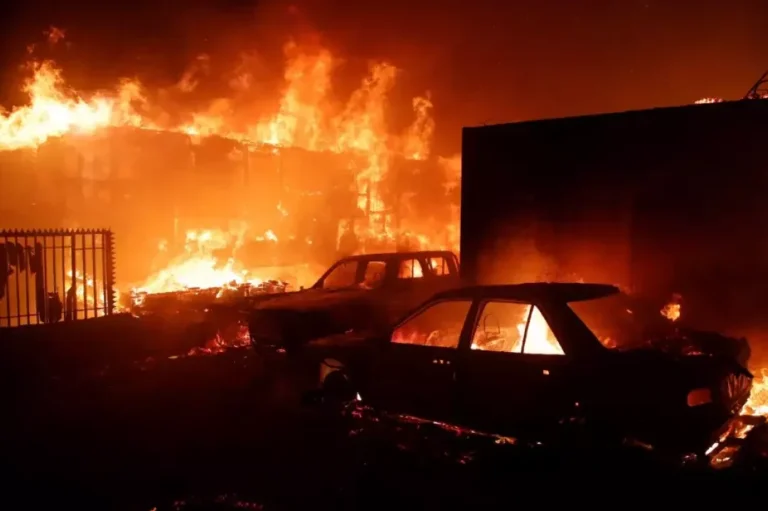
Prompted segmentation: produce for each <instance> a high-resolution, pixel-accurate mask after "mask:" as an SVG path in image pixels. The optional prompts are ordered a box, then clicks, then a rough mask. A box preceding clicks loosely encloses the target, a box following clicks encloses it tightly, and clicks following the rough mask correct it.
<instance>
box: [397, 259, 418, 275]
mask: <svg viewBox="0 0 768 511" xmlns="http://www.w3.org/2000/svg"><path fill="white" fill-rule="evenodd" d="M423 276H424V270H423V269H422V267H421V262H419V260H418V259H404V260H402V261H400V266H399V267H398V270H397V278H399V279H418V278H421V277H423Z"/></svg>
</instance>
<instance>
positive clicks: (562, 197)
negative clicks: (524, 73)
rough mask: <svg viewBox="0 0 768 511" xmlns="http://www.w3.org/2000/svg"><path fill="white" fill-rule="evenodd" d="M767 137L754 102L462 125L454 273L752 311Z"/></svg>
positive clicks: (766, 274)
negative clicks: (590, 286)
mask: <svg viewBox="0 0 768 511" xmlns="http://www.w3.org/2000/svg"><path fill="white" fill-rule="evenodd" d="M767 141H768V101H760V100H755V101H741V102H731V103H719V104H707V105H691V106H686V107H677V108H664V109H654V110H646V111H636V112H625V113H618V114H607V115H596V116H589V117H579V118H566V119H554V120H544V121H534V122H524V123H517V124H506V125H497V126H484V127H475V128H465V129H464V130H463V147H462V169H463V170H462V219H461V231H462V236H461V256H462V271H464V272H465V275H466V277H467V278H469V279H472V280H475V281H477V282H480V283H490V282H497V283H500V282H505V281H506V282H509V281H519V280H531V279H536V280H578V279H584V280H592V281H595V280H598V281H604V282H612V283H617V284H621V285H624V286H631V287H633V288H635V289H637V290H639V291H644V292H647V293H653V294H658V295H662V294H664V293H672V292H680V293H682V294H683V297H684V300H686V301H687V303H688V304H693V305H692V306H693V308H694V309H695V310H696V311H699V312H700V313H702V314H704V311H711V310H714V309H717V310H722V309H723V308H726V309H730V310H731V312H730V314H735V312H734V310H735V309H736V308H738V307H741V308H743V306H751V307H752V308H755V305H754V304H755V302H756V300H757V301H759V300H762V294H763V293H764V291H763V290H762V286H761V284H760V282H765V281H766V280H765V279H768V246H767V244H768V232H766V230H767V229H768V222H767V221H768V205H766V197H768V193H767V192H768V182H767V181H766V177H767V175H768V145H766V142H767ZM764 301H765V300H764ZM744 302H746V305H745V303H744ZM767 305H768V304H767ZM689 310H690V309H689Z"/></svg>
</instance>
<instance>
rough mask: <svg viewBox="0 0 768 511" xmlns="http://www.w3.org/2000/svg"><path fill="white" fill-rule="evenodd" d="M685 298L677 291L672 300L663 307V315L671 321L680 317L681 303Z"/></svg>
mask: <svg viewBox="0 0 768 511" xmlns="http://www.w3.org/2000/svg"><path fill="white" fill-rule="evenodd" d="M682 300H683V297H682V295H680V294H678V293H675V294H673V295H672V300H671V301H670V302H669V303H668V304H666V305H665V306H664V307H663V308H662V309H661V315H662V316H664V317H665V318H667V319H668V320H670V321H677V320H678V319H680V305H681V302H682Z"/></svg>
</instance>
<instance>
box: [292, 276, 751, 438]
mask: <svg viewBox="0 0 768 511" xmlns="http://www.w3.org/2000/svg"><path fill="white" fill-rule="evenodd" d="M631 301H632V300H630V299H629V298H628V297H627V296H626V295H623V294H622V293H620V291H619V289H618V288H616V287H614V286H609V285H601V284H556V283H535V284H518V285H502V286H484V287H465V288H457V289H454V290H450V291H446V292H443V293H440V294H437V295H436V296H434V297H433V298H431V299H430V300H428V301H427V302H425V303H424V304H423V305H421V306H420V307H418V308H417V309H415V311H414V312H412V313H411V314H409V315H407V316H406V317H405V319H404V320H403V321H401V322H400V323H398V324H397V325H396V326H394V327H393V328H391V329H390V330H389V331H388V332H387V333H386V334H383V335H381V334H379V335H376V334H371V335H365V334H361V333H350V334H344V335H337V336H329V337H326V338H323V339H317V340H314V341H312V342H310V343H308V344H307V346H306V347H305V349H304V350H303V355H304V356H305V357H306V360H305V361H304V364H305V365H304V367H305V368H306V369H307V373H308V377H311V375H317V374H319V375H320V379H319V381H317V380H316V384H317V385H319V387H318V390H316V391H314V395H315V396H317V394H321V395H322V396H324V397H325V398H328V399H330V398H336V400H337V401H339V400H341V401H344V400H347V399H349V398H352V397H354V396H356V395H357V396H361V399H362V401H363V402H364V403H366V402H367V403H369V404H370V405H372V406H373V407H374V408H377V409H381V410H385V411H391V412H396V413H402V414H408V415H412V416H417V417H421V418H426V419H430V420H437V421H442V422H448V423H452V424H456V425H459V426H464V427H467V428H471V429H474V430H478V431H485V432H488V433H494V434H499V435H504V436H513V437H518V438H521V437H522V438H530V439H533V440H535V441H543V442H551V441H556V440H553V439H558V438H562V437H561V436H559V435H560V434H561V433H562V432H563V431H565V430H567V431H571V432H572V431H573V430H572V429H571V428H572V427H574V425H580V426H576V427H577V428H578V429H579V430H580V431H600V432H601V435H600V436H601V437H611V436H614V434H615V435H620V438H627V437H631V438H634V439H636V440H638V441H642V442H644V443H648V444H652V445H654V446H656V447H658V448H667V449H672V450H675V451H680V452H681V453H682V452H685V453H688V452H700V453H703V452H704V451H705V450H706V449H707V447H709V446H710V445H712V444H713V441H714V439H716V438H718V437H719V435H720V434H721V433H722V432H723V431H724V430H725V428H727V427H728V426H729V423H730V422H731V421H732V420H733V419H734V417H735V416H736V415H737V414H738V413H739V411H740V409H741V408H742V407H743V405H744V403H745V402H746V401H747V399H748V397H749V394H750V390H751V387H752V379H753V378H752V375H751V374H750V372H749V371H748V370H746V369H745V367H744V365H743V364H742V363H739V361H737V359H739V358H740V359H742V360H743V359H745V357H746V356H748V353H746V354H745V350H746V351H747V352H748V346H747V343H746V341H745V340H743V339H731V338H727V337H723V336H719V335H717V334H706V333H701V332H697V331H694V330H687V329H685V328H681V327H680V326H679V325H678V324H677V323H673V322H671V321H669V320H667V319H666V318H664V317H662V316H661V315H660V314H658V309H656V311H657V313H656V314H655V315H654V316H653V317H648V316H646V315H643V314H640V311H638V310H632V309H628V308H627V304H628V303H629V302H631ZM315 378H317V376H315ZM604 432H610V433H611V434H608V435H604V434H603V433H604ZM616 438H619V436H616Z"/></svg>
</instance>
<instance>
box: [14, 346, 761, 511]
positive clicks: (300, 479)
mask: <svg viewBox="0 0 768 511" xmlns="http://www.w3.org/2000/svg"><path fill="white" fill-rule="evenodd" d="M5 362H6V365H5V367H6V368H9V367H11V365H10V364H11V362H10V361H8V360H6V361H5ZM14 374H15V377H14V378H13V379H8V378H6V379H7V381H6V384H5V385H4V387H3V388H4V389H5V392H4V394H5V395H4V402H6V403H8V404H10V407H9V408H10V410H11V413H10V414H7V415H4V417H3V419H2V420H1V421H0V423H1V424H2V435H3V439H4V442H3V444H4V447H3V449H2V450H3V456H2V460H3V461H2V464H3V465H4V467H3V472H4V474H7V476H6V477H5V478H4V482H3V484H4V485H5V486H6V489H5V491H4V495H6V501H7V502H9V503H11V502H12V503H14V505H12V506H9V507H8V509H59V508H64V507H71V508H72V509H79V510H82V509H131V510H133V509H137V510H146V511H148V510H150V509H157V510H163V509H219V508H221V509H238V508H240V509H313V510H315V509H385V508H386V509H391V508H393V507H408V508H412V507H415V508H420V509H425V508H429V509H445V508H456V505H457V502H464V503H466V504H462V507H464V506H465V505H466V506H469V507H471V508H473V509H482V508H493V509H495V508H501V507H505V508H507V507H510V506H514V505H515V503H518V504H519V500H520V499H521V498H526V499H528V498H537V497H538V498H541V496H542V495H545V496H546V501H548V502H552V501H553V499H557V500H560V499H566V500H568V499H571V498H573V497H572V496H573V495H581V497H579V498H586V497H587V496H588V497H589V498H590V500H595V499H598V500H602V499H604V500H605V501H606V502H614V503H615V496H616V495H617V493H616V492H617V490H622V491H627V492H631V493H632V494H637V495H638V497H640V496H643V495H644V496H650V495H653V496H655V497H654V498H662V496H663V498H666V497H667V495H669V493H670V492H671V491H673V490H675V489H677V490H681V491H683V492H684V493H685V494H687V495H688V497H687V498H689V499H690V498H691V496H695V495H697V494H699V495H704V494H702V493H701V489H702V488H706V489H707V491H708V492H711V491H712V490H714V489H718V490H722V491H728V492H729V494H732V495H742V496H745V495H751V494H752V493H751V485H753V484H754V485H757V484H759V482H760V480H764V475H765V474H764V473H761V474H762V476H761V475H760V474H758V473H755V472H749V473H744V472H734V471H731V472H727V473H719V474H712V473H710V472H709V471H697V470H693V469H690V470H678V469H675V468H674V467H672V468H670V467H669V466H668V465H664V464H660V463H657V461H656V460H652V459H651V456H648V455H647V454H636V453H633V454H627V453H625V452H622V453H616V452H611V453H605V452H601V453H597V452H594V451H585V450H579V449H574V450H572V451H569V452H562V451H559V452H554V451H547V450H546V449H544V448H541V449H531V448H528V447H519V446H500V445H496V443H495V442H494V441H491V440H488V439H467V438H465V437H462V436H460V435H456V434H455V433H450V432H445V431H442V430H441V431H439V432H438V431H437V430H436V428H429V427H426V426H415V425H412V424H407V423H402V424H398V423H389V422H387V421H385V420H382V419H380V418H377V417H376V416H375V414H372V415H371V414H363V416H364V418H361V417H360V413H358V412H355V413H351V414H344V415H338V414H324V413H318V412H317V411H313V410H311V409H306V408H302V407H300V406H298V404H297V403H296V402H295V401H293V400H290V399H288V396H289V395H290V394H289V393H286V392H281V389H280V387H279V385H278V386H274V385H273V386H271V387H269V390H267V386H266V385H265V384H264V380H263V376H264V374H265V369H264V367H263V364H262V363H261V361H260V360H259V359H258V358H257V356H256V355H255V354H254V353H253V352H251V351H250V349H248V348H238V349H230V350H228V351H226V352H224V353H221V354H218V355H197V356H190V357H181V358H173V359H168V358H163V359H160V360H159V361H151V362H143V363H136V364H127V365H125V366H123V367H113V368H111V369H109V368H105V369H103V370H100V371H94V370H93V367H90V366H89V368H88V369H85V368H83V370H82V371H81V372H80V373H78V372H77V371H75V372H73V371H70V372H69V373H68V374H67V376H66V377H58V378H42V377H41V376H40V374H41V373H39V372H37V373H35V374H30V375H29V377H26V378H25V377H24V374H25V373H24V371H23V370H22V369H21V368H19V367H15V371H14ZM20 375H21V376H20ZM6 376H7V375H6ZM369 415H371V416H369ZM372 417H373V418H372ZM665 467H667V468H665ZM547 488H549V490H548V489H547ZM605 488H608V489H607V490H606V489H605ZM553 489H555V490H556V491H555V490H553ZM542 492H543V493H542ZM572 492H577V493H572ZM529 494H531V495H529ZM569 496H570V497H569Z"/></svg>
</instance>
